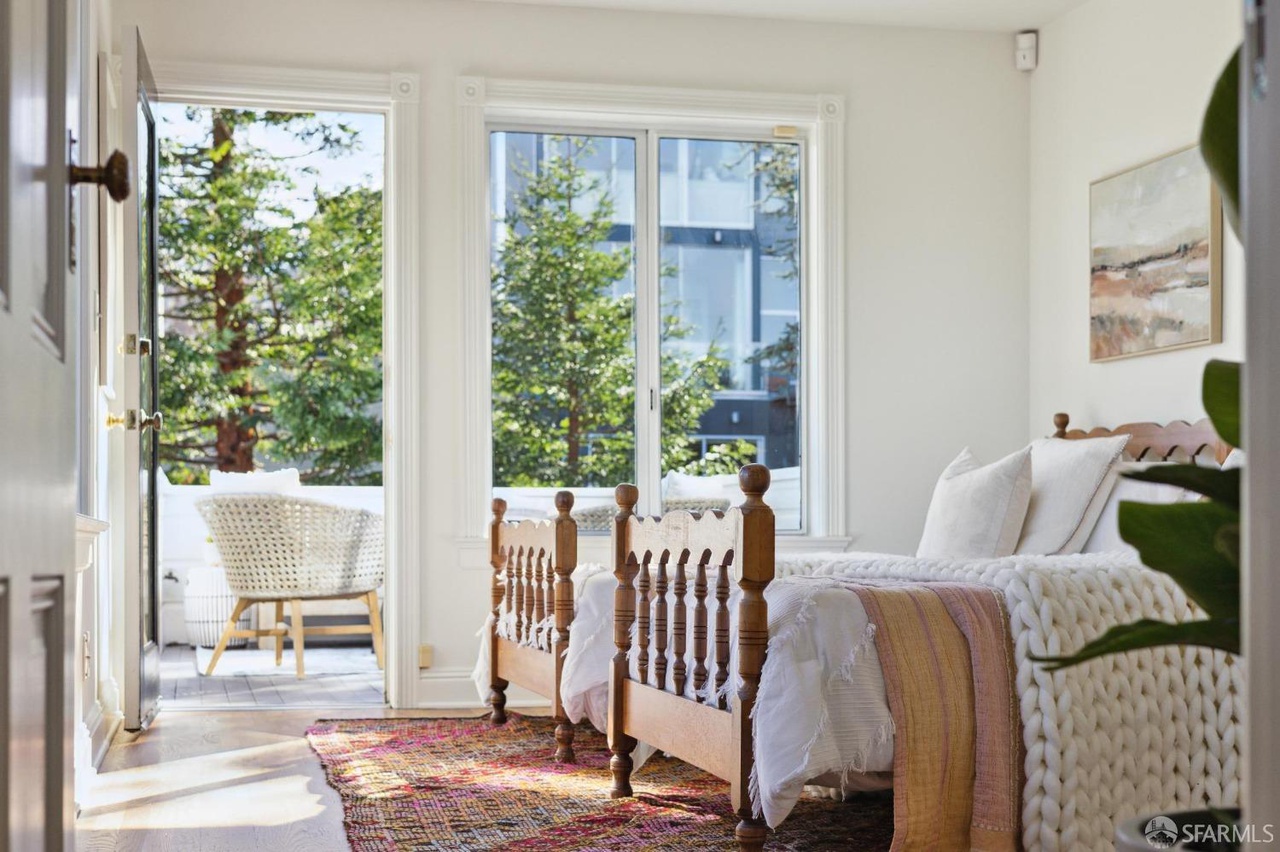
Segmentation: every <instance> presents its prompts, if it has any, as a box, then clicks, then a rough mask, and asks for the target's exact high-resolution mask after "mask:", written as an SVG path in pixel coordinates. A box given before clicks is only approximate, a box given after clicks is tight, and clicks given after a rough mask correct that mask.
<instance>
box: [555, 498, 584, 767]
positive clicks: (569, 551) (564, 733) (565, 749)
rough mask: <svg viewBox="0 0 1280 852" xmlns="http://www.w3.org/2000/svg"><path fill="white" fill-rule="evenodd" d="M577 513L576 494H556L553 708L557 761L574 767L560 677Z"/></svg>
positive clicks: (565, 645)
mask: <svg viewBox="0 0 1280 852" xmlns="http://www.w3.org/2000/svg"><path fill="white" fill-rule="evenodd" d="M572 510H573V494H572V493H571V492H569V491H559V492H557V493H556V519H555V521H554V523H555V528H556V557H555V564H554V565H553V566H552V567H553V568H554V569H555V572H556V585H555V610H554V612H555V618H556V633H555V637H554V641H553V642H552V643H551V653H552V654H553V655H554V656H555V661H556V662H555V666H556V694H555V695H554V696H553V697H552V700H551V706H552V708H553V709H554V710H555V718H556V760H557V761H559V762H561V763H573V762H574V760H575V756H574V753H573V725H572V724H570V722H569V717H568V716H566V715H565V712H564V704H563V703H562V702H561V700H560V676H561V674H562V673H563V672H564V657H565V654H567V653H568V652H569V624H570V623H571V622H572V621H573V578H572V575H573V569H574V568H576V567H577V566H578V525H577V524H576V523H575V522H574V520H573V518H572V517H571V516H570V512H571V511H572Z"/></svg>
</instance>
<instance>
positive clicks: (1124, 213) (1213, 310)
mask: <svg viewBox="0 0 1280 852" xmlns="http://www.w3.org/2000/svg"><path fill="white" fill-rule="evenodd" d="M1222 236H1223V233H1222V201H1221V198H1220V197H1219V195H1218V191H1217V188H1216V187H1215V186H1214V185H1213V181H1212V180H1210V178H1209V172H1208V169H1207V168H1206V167H1205V165H1204V161H1203V159H1201V157H1200V151H1199V146H1197V145H1190V146H1187V147H1184V148H1179V149H1178V150H1177V151H1172V152H1170V153H1168V154H1165V155H1163V156H1161V157H1156V158H1154V159H1151V160H1147V161H1145V162H1143V163H1139V164H1138V165H1136V166H1131V167H1129V168H1127V169H1123V170H1122V171H1119V172H1115V173H1113V174H1110V175H1107V176H1106V177H1103V178H1099V179H1098V180H1096V181H1094V182H1093V183H1091V184H1090V185H1089V360H1090V362H1092V363H1098V362H1105V361H1115V360H1119V359H1123V358H1134V357H1137V356H1140V355H1153V354H1157V353H1161V352H1172V351H1176V350H1180V349H1188V348H1191V347H1195V346H1208V345H1212V344H1214V343H1221V342H1222Z"/></svg>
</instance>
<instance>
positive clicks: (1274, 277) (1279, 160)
mask: <svg viewBox="0 0 1280 852" xmlns="http://www.w3.org/2000/svg"><path fill="white" fill-rule="evenodd" d="M1266 5H1267V6H1269V7H1270V8H1267V9H1266V11H1267V12H1269V14H1262V10H1263V9H1264V8H1265V7H1264V3H1263V0H1247V2H1246V3H1245V9H1246V14H1245V40H1244V51H1243V53H1242V55H1241V61H1240V68H1241V73H1240V77H1241V80H1240V108H1241V114H1242V115H1243V116H1244V122H1243V126H1242V132H1241V139H1240V142H1241V149H1242V150H1241V154H1242V155H1243V156H1242V161H1241V179H1240V186H1241V190H1242V193H1243V197H1242V199H1241V220H1242V224H1243V231H1244V235H1243V236H1244V244H1245V299H1246V300H1247V302H1248V310H1247V311H1246V312H1245V367H1244V386H1243V388H1242V393H1243V396H1244V399H1243V404H1244V424H1243V427H1244V435H1243V438H1242V443H1243V444H1244V446H1245V450H1246V452H1247V453H1248V462H1247V463H1246V464H1245V478H1244V519H1245V542H1244V576H1243V578H1242V579H1243V596H1244V602H1245V605H1244V624H1243V640H1244V655H1245V660H1247V661H1248V681H1247V683H1246V689H1247V698H1246V704H1245V732H1246V739H1245V749H1244V751H1243V755H1244V783H1243V790H1244V797H1245V800H1244V806H1245V814H1244V823H1245V824H1246V825H1250V824H1251V825H1253V826H1254V828H1255V832H1257V833H1255V835H1254V837H1255V840H1256V841H1257V842H1254V843H1251V844H1249V846H1250V847H1251V848H1256V849H1262V848H1271V846H1270V845H1269V844H1264V843H1262V842H1261V841H1262V840H1263V839H1265V838H1264V836H1263V835H1262V834H1261V827H1262V826H1268V827H1270V828H1272V829H1273V830H1275V829H1276V828H1277V827H1280V772H1277V770H1276V767H1277V766H1280V729H1278V728H1277V726H1276V721H1275V714H1276V708H1277V707H1280V672H1277V671H1276V667H1275V661H1276V660H1277V659H1280V630H1277V629H1276V626H1275V620H1276V612H1277V610H1280V571H1278V570H1277V569H1280V559H1278V558H1277V549H1278V548H1280V527H1278V525H1277V523H1276V521H1277V519H1280V488H1277V483H1280V432H1278V431H1277V430H1276V423H1278V422H1280V382H1277V377H1278V376H1280V338H1278V337H1277V335H1276V328H1277V327H1278V326H1280V288H1277V286H1276V282H1277V281H1278V280H1280V243H1278V242H1277V241H1276V238H1275V237H1276V234H1277V232H1280V8H1276V5H1275V4H1274V3H1271V4H1266ZM1268 79H1269V81H1270V86H1269V87H1268V86H1267V84H1266V83H1267V80H1268ZM1268 89H1269V90H1268Z"/></svg>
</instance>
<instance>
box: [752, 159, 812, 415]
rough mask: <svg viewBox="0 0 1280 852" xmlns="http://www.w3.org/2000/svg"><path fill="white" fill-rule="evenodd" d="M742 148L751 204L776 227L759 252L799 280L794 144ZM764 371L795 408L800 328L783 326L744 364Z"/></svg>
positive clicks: (797, 169)
mask: <svg viewBox="0 0 1280 852" xmlns="http://www.w3.org/2000/svg"><path fill="white" fill-rule="evenodd" d="M744 147H745V153H744V154H743V156H744V157H750V158H751V159H752V169H753V171H754V173H755V174H756V175H758V176H759V177H760V178H761V186H762V188H763V190H764V192H763V195H762V197H761V198H760V199H759V200H758V201H757V202H756V208H757V211H756V215H757V216H762V217H767V218H771V219H773V220H774V222H775V223H776V224H777V225H778V226H779V227H777V228H776V232H777V233H778V236H777V237H776V238H775V239H774V240H773V241H772V242H770V243H767V244H766V245H764V246H762V247H761V251H762V252H763V253H764V254H765V255H767V256H770V257H777V258H780V259H781V260H782V261H783V263H784V264H785V268H786V272H785V273H784V277H786V278H789V279H793V280H798V279H799V278H800V238H799V237H800V234H799V229H798V227H797V226H798V223H799V222H800V149H799V146H797V145H795V144H794V143H788V142H761V143H750V144H748V145H746V146H744ZM747 361H748V363H752V364H758V365H760V366H762V367H763V368H764V369H765V370H767V371H768V372H769V373H770V374H771V375H772V376H773V377H775V380H771V381H769V382H768V384H769V385H770V386H771V389H773V386H775V385H776V386H780V387H783V388H785V393H784V395H785V396H786V397H787V399H788V400H789V401H790V403H791V404H792V405H795V404H796V399H795V395H794V389H795V386H796V382H797V381H798V380H799V378H800V324H799V323H798V322H790V323H787V325H786V328H784V329H783V331H782V334H780V335H779V336H778V339H777V340H775V341H773V342H772V343H769V344H766V345H765V346H763V347H761V348H760V350H759V351H757V352H756V353H755V354H754V355H752V356H751V357H750V358H748V359H747Z"/></svg>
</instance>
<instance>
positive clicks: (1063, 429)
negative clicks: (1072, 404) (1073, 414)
mask: <svg viewBox="0 0 1280 852" xmlns="http://www.w3.org/2000/svg"><path fill="white" fill-rule="evenodd" d="M1070 422H1071V418H1070V416H1068V415H1067V414H1066V412H1063V411H1059V412H1058V413H1057V414H1055V415H1053V428H1054V429H1055V430H1056V431H1055V432H1054V433H1053V437H1055V438H1065V437H1067V424H1068V423H1070Z"/></svg>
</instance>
